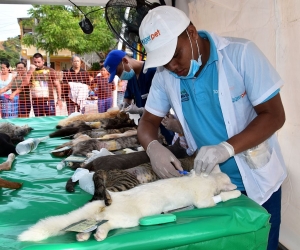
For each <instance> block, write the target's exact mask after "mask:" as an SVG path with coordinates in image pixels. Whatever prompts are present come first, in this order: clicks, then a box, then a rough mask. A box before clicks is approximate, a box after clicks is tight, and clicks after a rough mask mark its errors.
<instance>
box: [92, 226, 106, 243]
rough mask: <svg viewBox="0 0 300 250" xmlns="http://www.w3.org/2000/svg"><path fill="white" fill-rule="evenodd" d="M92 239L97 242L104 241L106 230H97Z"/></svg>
mask: <svg viewBox="0 0 300 250" xmlns="http://www.w3.org/2000/svg"><path fill="white" fill-rule="evenodd" d="M94 237H95V239H96V240H97V241H102V240H104V239H106V237H107V230H104V229H99V230H97V232H96V233H95V234H94Z"/></svg>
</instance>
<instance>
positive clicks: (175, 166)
mask: <svg viewBox="0 0 300 250" xmlns="http://www.w3.org/2000/svg"><path fill="white" fill-rule="evenodd" d="M146 152H147V155H148V156H149V158H150V162H151V166H152V169H153V171H154V172H155V173H156V174H157V175H158V177H160V178H161V179H166V178H171V177H177V176H181V174H180V173H179V172H178V170H181V171H183V169H182V167H181V163H180V161H179V160H178V159H177V158H176V157H175V155H173V153H172V152H171V151H170V150H169V149H167V148H166V147H164V146H163V145H161V144H160V143H159V142H158V141H157V140H154V141H152V142H150V143H149V144H148V147H147V151H146Z"/></svg>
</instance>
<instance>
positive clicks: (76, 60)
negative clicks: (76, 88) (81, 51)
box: [62, 55, 90, 115]
mask: <svg viewBox="0 0 300 250" xmlns="http://www.w3.org/2000/svg"><path fill="white" fill-rule="evenodd" d="M81 64H82V63H81V59H80V57H79V56H76V55H74V56H73V57H72V67H71V68H70V69H69V70H67V71H64V76H63V80H62V82H63V84H62V89H63V90H62V93H63V97H64V98H65V100H66V104H67V109H68V114H69V115H70V114H71V113H73V112H75V111H76V109H77V111H78V112H80V109H81V108H80V105H79V104H78V103H77V102H75V101H73V100H72V98H71V97H72V96H71V93H70V86H69V83H70V82H74V83H83V84H86V85H88V86H89V85H90V77H89V74H88V72H87V71H85V70H84V69H82V68H81ZM79 94H80V93H79ZM79 99H81V98H79ZM83 99H85V98H83ZM74 100H76V99H75V98H74Z"/></svg>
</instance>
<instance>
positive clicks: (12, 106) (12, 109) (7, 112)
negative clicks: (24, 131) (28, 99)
mask: <svg viewBox="0 0 300 250" xmlns="http://www.w3.org/2000/svg"><path fill="white" fill-rule="evenodd" d="M0 101H1V112H2V115H1V116H2V118H3V119H9V118H17V117H18V114H19V96H18V95H17V96H15V97H14V99H13V100H10V99H9V95H3V96H0Z"/></svg>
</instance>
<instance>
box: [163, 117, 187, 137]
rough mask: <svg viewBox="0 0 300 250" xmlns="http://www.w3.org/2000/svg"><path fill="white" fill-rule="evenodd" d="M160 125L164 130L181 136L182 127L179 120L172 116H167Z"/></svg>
mask: <svg viewBox="0 0 300 250" xmlns="http://www.w3.org/2000/svg"><path fill="white" fill-rule="evenodd" d="M161 124H162V125H164V126H165V128H166V129H168V130H171V131H173V132H176V133H178V134H180V135H183V129H182V126H181V124H180V122H179V120H177V119H176V118H175V116H174V115H171V114H169V115H168V116H165V117H164V119H163V120H162V121H161Z"/></svg>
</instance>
